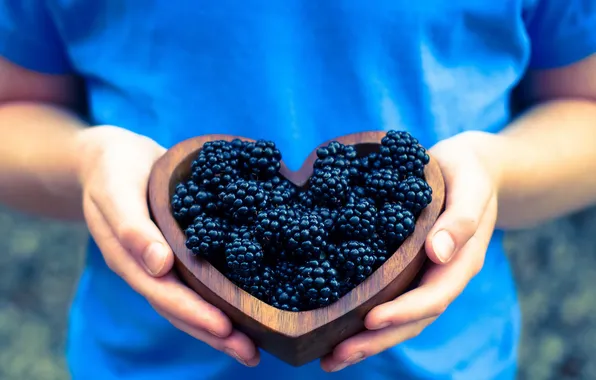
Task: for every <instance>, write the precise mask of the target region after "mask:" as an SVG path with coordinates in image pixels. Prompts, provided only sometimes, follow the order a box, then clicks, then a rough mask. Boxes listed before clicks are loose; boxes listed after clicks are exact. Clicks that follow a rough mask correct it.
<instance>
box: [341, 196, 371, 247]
mask: <svg viewBox="0 0 596 380" xmlns="http://www.w3.org/2000/svg"><path fill="white" fill-rule="evenodd" d="M376 214H377V209H376V207H375V205H374V203H373V202H372V201H370V200H368V199H366V198H362V199H359V200H356V201H355V202H354V203H348V204H347V205H345V206H344V207H342V209H341V210H340V212H339V216H338V218H337V222H336V228H335V230H336V232H337V233H339V234H340V235H341V236H343V237H345V238H348V239H359V240H363V239H367V238H369V237H370V236H371V235H372V234H373V233H374V231H375V227H376V224H377V215H376Z"/></svg>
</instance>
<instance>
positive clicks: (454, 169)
mask: <svg viewBox="0 0 596 380" xmlns="http://www.w3.org/2000/svg"><path fill="white" fill-rule="evenodd" d="M487 139H490V136H489V135H488V134H477V133H465V134H461V135H458V136H455V137H453V138H451V139H447V140H444V141H442V142H441V143H439V144H437V145H435V146H434V147H433V148H432V149H431V150H430V151H429V153H430V154H431V155H432V156H433V157H434V158H436V159H437V161H438V163H439V165H440V167H441V171H442V172H443V176H444V179H445V187H446V204H445V211H444V213H443V214H442V215H441V216H440V217H439V219H438V220H437V222H436V223H435V225H434V226H433V228H432V230H431V231H430V233H429V235H428V237H427V240H426V245H425V248H426V252H427V255H428V257H429V258H430V260H431V261H432V264H431V266H430V268H429V270H428V271H427V272H426V273H425V274H424V276H423V278H422V280H421V283H420V285H419V286H418V287H417V288H416V289H414V290H412V291H409V292H407V293H405V294H403V295H401V296H400V297H398V298H396V299H395V300H393V301H390V302H387V303H385V304H382V305H379V306H377V307H375V308H373V309H372V310H371V311H370V312H369V313H368V314H367V315H366V318H365V320H364V323H365V326H366V328H367V331H364V332H362V333H360V334H357V335H355V336H353V337H351V338H349V339H347V340H345V341H344V342H342V343H341V344H339V345H338V346H337V347H336V348H335V349H334V351H333V352H332V353H331V354H329V355H328V356H326V357H325V358H323V359H322V361H321V367H322V368H323V369H324V370H326V371H338V370H341V369H343V368H345V367H346V366H349V365H352V364H355V363H357V362H359V361H362V360H363V359H365V358H366V357H370V356H372V355H376V354H378V353H380V352H382V351H384V350H386V349H388V348H390V347H393V346H395V345H397V344H399V343H401V342H403V341H405V340H408V339H411V338H414V337H416V336H417V335H418V334H420V333H421V332H422V330H423V329H424V328H426V327H427V326H428V325H430V324H431V323H432V322H433V321H434V320H435V319H437V318H438V317H439V316H440V315H441V314H442V313H443V312H444V311H445V309H446V308H447V307H448V306H449V304H451V303H452V302H453V301H454V299H455V298H456V297H457V296H459V294H460V293H461V292H462V291H463V290H464V288H465V287H466V285H467V284H468V282H469V281H470V280H471V279H472V278H473V277H474V276H475V275H476V274H477V273H478V272H479V271H480V269H481V268H482V266H483V263H484V257H485V253H486V250H487V248H488V244H489V242H490V239H491V236H492V233H493V230H494V227H495V222H496V218H497V189H498V187H497V182H498V179H497V178H498V170H497V168H496V167H495V166H494V164H493V163H489V162H487V160H486V159H483V158H482V157H481V154H479V153H477V152H478V150H476V149H479V148H478V147H479V143H480V142H481V143H484V142H485V141H486V140H487Z"/></svg>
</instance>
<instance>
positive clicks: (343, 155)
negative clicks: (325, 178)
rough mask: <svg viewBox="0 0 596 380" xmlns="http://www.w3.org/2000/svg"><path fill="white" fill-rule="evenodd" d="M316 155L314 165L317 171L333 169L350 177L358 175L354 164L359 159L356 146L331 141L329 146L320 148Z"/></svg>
mask: <svg viewBox="0 0 596 380" xmlns="http://www.w3.org/2000/svg"><path fill="white" fill-rule="evenodd" d="M316 154H317V159H316V160H315V162H314V163H313V167H314V168H315V169H322V168H325V167H331V168H335V169H338V170H340V171H341V172H342V173H343V174H345V175H347V176H350V177H352V176H357V175H358V171H357V169H356V167H355V166H354V164H353V163H354V161H355V160H356V159H357V153H356V149H354V146H352V145H344V144H342V143H340V142H337V141H331V142H330V143H329V144H327V146H323V147H320V148H318V149H317V152H316Z"/></svg>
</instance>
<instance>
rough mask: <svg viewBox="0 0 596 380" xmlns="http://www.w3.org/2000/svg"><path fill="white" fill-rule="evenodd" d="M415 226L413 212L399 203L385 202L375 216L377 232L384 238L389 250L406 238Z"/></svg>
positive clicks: (395, 247) (394, 248)
mask: <svg viewBox="0 0 596 380" xmlns="http://www.w3.org/2000/svg"><path fill="white" fill-rule="evenodd" d="M415 227H416V219H415V218H414V214H412V212H411V211H410V210H408V209H406V208H405V207H403V206H402V205H401V204H399V203H385V204H384V205H383V207H381V209H380V210H379V213H378V217H377V232H378V233H379V235H380V236H381V237H383V238H384V239H385V241H386V242H387V244H388V248H389V249H390V250H396V249H397V247H398V246H399V245H400V244H401V243H403V241H404V240H406V239H407V238H408V236H410V235H411V234H412V233H413V232H414V228H415Z"/></svg>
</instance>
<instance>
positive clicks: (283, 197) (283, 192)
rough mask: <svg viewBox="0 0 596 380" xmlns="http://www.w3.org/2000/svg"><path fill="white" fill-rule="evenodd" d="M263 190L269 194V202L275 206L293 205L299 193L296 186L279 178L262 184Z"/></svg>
mask: <svg viewBox="0 0 596 380" xmlns="http://www.w3.org/2000/svg"><path fill="white" fill-rule="evenodd" d="M261 188H262V189H263V190H264V191H265V192H267V195H268V197H269V202H270V203H271V204H272V205H274V206H279V205H287V204H289V203H291V202H292V201H293V200H294V198H295V197H296V194H297V193H298V188H297V187H296V185H294V184H293V183H291V182H290V181H288V180H287V179H284V178H281V177H279V176H276V177H273V178H272V179H270V180H269V181H264V182H261Z"/></svg>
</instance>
